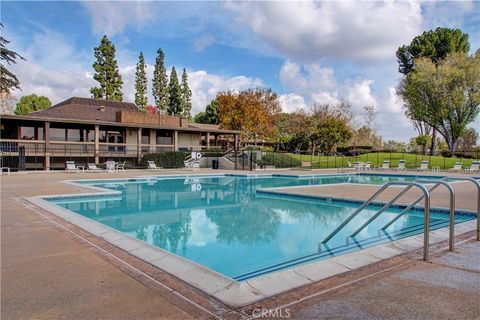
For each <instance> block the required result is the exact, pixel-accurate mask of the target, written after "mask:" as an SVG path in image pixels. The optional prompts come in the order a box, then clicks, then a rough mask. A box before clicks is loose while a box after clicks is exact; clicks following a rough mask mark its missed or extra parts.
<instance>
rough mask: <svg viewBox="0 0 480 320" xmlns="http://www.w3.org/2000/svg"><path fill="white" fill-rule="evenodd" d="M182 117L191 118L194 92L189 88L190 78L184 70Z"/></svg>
mask: <svg viewBox="0 0 480 320" xmlns="http://www.w3.org/2000/svg"><path fill="white" fill-rule="evenodd" d="M181 89H182V115H183V116H184V117H187V118H190V117H191V116H192V115H191V111H192V91H191V90H190V88H189V87H188V76H187V71H186V70H185V68H183V72H182V85H181Z"/></svg>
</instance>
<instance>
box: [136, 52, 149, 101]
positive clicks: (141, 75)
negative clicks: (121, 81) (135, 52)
mask: <svg viewBox="0 0 480 320" xmlns="http://www.w3.org/2000/svg"><path fill="white" fill-rule="evenodd" d="M146 68H147V66H146V65H145V60H144V58H143V53H142V52H140V55H139V56H138V63H137V71H136V72H135V104H136V105H137V107H138V108H139V109H143V108H145V106H146V105H147V104H148V97H147V73H146V71H145V70H146Z"/></svg>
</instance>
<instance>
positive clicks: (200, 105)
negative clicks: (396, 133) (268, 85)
mask: <svg viewBox="0 0 480 320" xmlns="http://www.w3.org/2000/svg"><path fill="white" fill-rule="evenodd" d="M187 74H188V84H189V86H190V89H191V90H192V114H196V113H198V112H200V111H203V110H204V108H205V106H206V105H207V104H209V103H210V101H211V100H213V99H214V98H215V96H216V95H217V93H218V92H220V91H226V90H244V89H248V88H252V87H259V86H262V85H263V82H262V80H260V79H258V78H250V77H246V76H236V77H230V78H228V77H224V76H220V75H216V74H211V73H208V72H206V71H203V70H199V71H189V72H187Z"/></svg>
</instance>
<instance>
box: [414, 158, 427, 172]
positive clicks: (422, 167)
mask: <svg viewBox="0 0 480 320" xmlns="http://www.w3.org/2000/svg"><path fill="white" fill-rule="evenodd" d="M417 171H428V160H423V161H422V162H421V164H420V167H419V168H417Z"/></svg>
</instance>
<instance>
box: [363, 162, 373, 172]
mask: <svg viewBox="0 0 480 320" xmlns="http://www.w3.org/2000/svg"><path fill="white" fill-rule="evenodd" d="M371 169H372V163H371V162H370V161H367V162H365V165H364V166H363V170H366V171H370V170H371Z"/></svg>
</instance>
